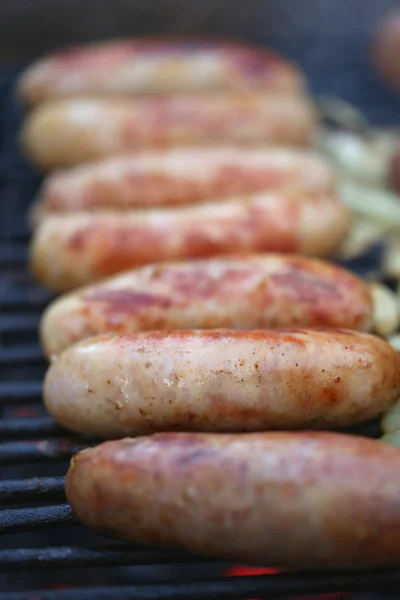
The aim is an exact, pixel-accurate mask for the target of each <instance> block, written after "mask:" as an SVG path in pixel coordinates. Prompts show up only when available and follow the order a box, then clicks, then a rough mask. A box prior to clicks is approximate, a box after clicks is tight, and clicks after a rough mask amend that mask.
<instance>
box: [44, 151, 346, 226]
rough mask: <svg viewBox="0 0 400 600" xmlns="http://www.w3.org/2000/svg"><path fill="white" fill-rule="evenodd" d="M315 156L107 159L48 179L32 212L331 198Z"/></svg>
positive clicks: (194, 154)
mask: <svg viewBox="0 0 400 600" xmlns="http://www.w3.org/2000/svg"><path fill="white" fill-rule="evenodd" d="M335 183H336V181H335V175H334V172H333V168H332V166H331V165H330V164H329V163H328V162H326V161H325V160H323V159H322V158H321V157H319V156H318V155H317V154H315V153H312V152H306V151H299V150H294V149H278V148H273V149H272V148H260V149H251V148H234V147H227V148H186V149H184V150H169V151H164V152H153V153H144V154H137V155H132V156H128V157H118V158H109V159H106V160H103V161H100V162H98V163H96V164H93V165H84V166H81V167H75V168H73V169H70V170H65V171H59V172H55V173H52V174H50V175H49V176H48V177H47V178H46V179H45V182H44V184H43V186H42V189H41V190H40V192H39V198H38V201H37V202H36V203H35V206H34V221H35V222H36V223H37V222H38V221H39V220H40V219H42V218H43V217H45V216H47V215H49V214H51V213H62V212H73V211H81V210H88V211H89V210H98V209H101V208H103V209H104V208H109V209H115V210H128V209H131V208H138V207H139V208H151V207H157V206H172V205H184V204H196V203H200V202H206V201H211V200H215V199H218V200H223V199H226V198H231V197H234V196H235V195H241V194H249V193H255V192H260V191H263V192H268V191H271V190H278V189H287V188H288V189H300V190H303V189H305V190H318V191H325V192H329V191H333V190H334V188H335Z"/></svg>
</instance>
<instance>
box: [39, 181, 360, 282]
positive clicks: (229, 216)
mask: <svg viewBox="0 0 400 600" xmlns="http://www.w3.org/2000/svg"><path fill="white" fill-rule="evenodd" d="M349 224H350V218H349V211H348V210H347V208H345V207H344V206H343V205H342V204H340V203H339V202H338V200H337V198H336V196H335V195H333V194H327V193H323V192H315V193H300V192H296V193H283V192H277V193H274V194H259V195H254V196H248V197H247V198H245V199H243V198H237V199H233V200H230V201H226V202H223V203H217V202H216V203H210V204H201V205H195V206H188V207H177V208H165V209H153V210H148V211H142V212H140V211H130V212H126V213H121V212H119V213H118V212H111V211H109V212H98V213H76V214H75V213H70V214H65V215H59V216H52V217H48V218H47V219H45V220H44V221H43V223H42V224H41V225H40V226H39V227H38V228H37V229H36V232H35V235H34V237H33V243H32V247H31V266H32V270H33V272H34V273H35V274H36V276H37V277H38V279H39V280H40V281H42V282H43V283H44V284H45V285H47V286H48V287H49V288H51V289H52V290H56V291H66V290H69V289H72V288H74V287H77V286H79V285H84V284H87V283H90V282H91V281H95V280H98V279H101V278H104V277H107V276H109V275H113V274H115V273H118V272H120V271H124V270H127V269H130V268H133V267H137V266H141V265H145V264H149V263H153V262H160V261H170V260H182V259H188V258H207V257H211V256H218V255H222V254H237V253H239V254H240V253H251V252H268V251H271V252H274V251H276V252H284V253H300V254H310V255H316V256H322V257H323V256H327V255H329V254H331V253H332V252H333V251H334V250H335V249H336V248H337V247H338V245H339V243H340V242H341V241H342V240H343V238H344V236H345V235H346V233H347V231H348V228H349Z"/></svg>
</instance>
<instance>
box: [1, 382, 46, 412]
mask: <svg viewBox="0 0 400 600" xmlns="http://www.w3.org/2000/svg"><path fill="white" fill-rule="evenodd" d="M42 386H43V383H42V382H41V381H7V382H1V383H0V406H2V405H6V404H13V405H15V404H25V403H27V402H37V401H39V400H41V398H42Z"/></svg>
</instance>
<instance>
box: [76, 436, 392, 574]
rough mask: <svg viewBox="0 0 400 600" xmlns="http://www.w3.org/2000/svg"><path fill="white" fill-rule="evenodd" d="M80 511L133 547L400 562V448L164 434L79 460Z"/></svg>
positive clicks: (287, 563)
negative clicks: (163, 547) (132, 544)
mask: <svg viewBox="0 0 400 600" xmlns="http://www.w3.org/2000/svg"><path fill="white" fill-rule="evenodd" d="M66 492H67V497H68V500H69V502H70V503H71V506H72V508H73V511H74V513H75V514H76V515H77V516H78V518H79V519H80V520H81V521H82V522H83V523H85V524H86V525H88V526H89V527H92V528H94V529H96V530H98V531H100V532H101V533H103V534H105V535H107V536H111V537H116V538H120V539H124V540H129V541H133V542H135V543H144V544H153V545H159V546H168V547H176V548H183V549H186V550H189V551H191V552H196V553H200V554H204V555H207V556H211V557H217V558H224V559H228V560H232V561H238V562H243V563H254V564H261V565H265V566H275V567H279V568H289V569H291V568H294V569H298V568H312V569H317V568H329V569H336V568H351V569H354V568H372V567H382V566H394V565H396V566H399V565H400V502H399V497H400V452H399V450H398V449H396V448H393V447H391V446H386V445H385V444H383V443H382V442H378V441H375V440H369V439H366V438H362V437H355V436H354V437H353V436H349V435H340V434H333V433H311V432H301V433H269V434H265V433H264V434H245V435H243V434H242V435H218V434H214V435H213V434H208V435H207V434H183V433H182V434H167V433H164V434H158V435H155V436H151V437H148V438H138V439H135V440H132V439H125V440H119V441H114V442H107V443H105V444H101V445H100V446H97V448H91V449H89V450H85V451H83V452H81V453H80V454H78V455H77V456H75V457H74V458H73V459H72V463H71V467H70V469H69V471H68V474H67V479H66Z"/></svg>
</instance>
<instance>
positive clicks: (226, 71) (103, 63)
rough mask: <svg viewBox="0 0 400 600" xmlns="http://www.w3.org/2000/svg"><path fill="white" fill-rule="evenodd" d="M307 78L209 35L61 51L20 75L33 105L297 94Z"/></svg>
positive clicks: (263, 53) (263, 54) (270, 57)
mask: <svg viewBox="0 0 400 600" xmlns="http://www.w3.org/2000/svg"><path fill="white" fill-rule="evenodd" d="M303 87H304V77H303V75H302V74H301V73H300V72H299V70H298V69H297V68H296V67H294V66H293V65H291V64H290V63H289V62H288V61H287V60H285V59H283V58H281V57H279V56H277V55H276V54H275V53H273V52H271V51H269V50H266V49H264V48H257V47H252V46H246V45H244V44H239V43H235V42H232V41H228V40H226V41H219V40H207V39H168V38H159V39H151V38H150V39H147V40H146V39H136V40H135V39H131V40H116V41H113V42H108V43H100V44H92V45H89V46H81V47H75V48H70V49H67V50H61V51H59V52H56V53H54V54H52V55H50V56H48V57H45V58H43V59H41V60H38V61H37V62H35V63H34V64H33V65H32V66H30V67H29V68H28V69H27V70H26V71H25V72H24V73H23V74H22V76H21V78H20V82H19V95H20V97H21V98H22V100H23V101H24V102H26V103H28V104H33V103H37V102H42V101H43V100H48V99H51V98H60V97H65V96H82V95H88V94H93V95H96V96H98V95H105V96H110V95H111V96H112V95H124V94H158V93H170V92H178V91H191V90H192V91H195V90H196V91H211V90H213V91H215V90H227V91H238V90H248V89H266V90H276V91H281V92H297V91H300V90H301V89H303Z"/></svg>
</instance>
